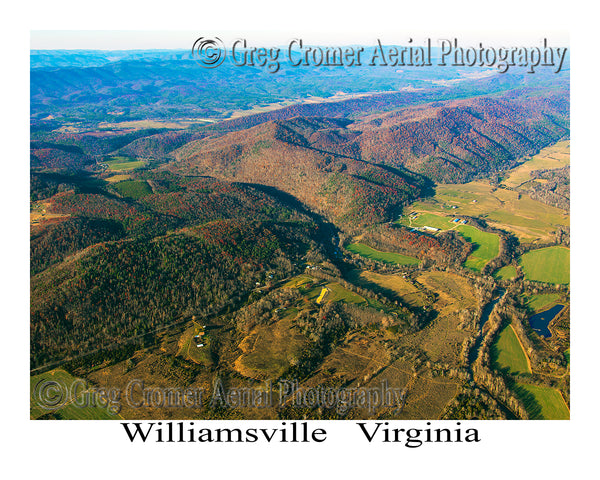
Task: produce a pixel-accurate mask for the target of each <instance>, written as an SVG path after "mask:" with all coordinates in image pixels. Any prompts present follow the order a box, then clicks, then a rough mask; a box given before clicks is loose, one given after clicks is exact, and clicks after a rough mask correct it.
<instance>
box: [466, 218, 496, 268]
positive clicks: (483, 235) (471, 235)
mask: <svg viewBox="0 0 600 480" xmlns="http://www.w3.org/2000/svg"><path fill="white" fill-rule="evenodd" d="M456 230H457V231H459V232H460V234H461V235H462V236H463V237H465V239H466V240H468V241H469V242H471V243H473V244H474V245H475V248H474V249H473V251H472V252H471V254H470V255H469V256H468V257H467V260H466V261H465V267H467V268H471V269H473V270H478V271H481V270H482V269H483V267H485V265H486V264H487V263H488V262H489V261H490V260H491V259H492V258H495V257H497V256H498V253H499V252H500V237H499V236H498V235H496V234H494V233H488V232H482V231H481V230H479V229H478V228H475V227H472V226H471V225H460V226H458V227H456Z"/></svg>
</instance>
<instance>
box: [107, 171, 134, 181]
mask: <svg viewBox="0 0 600 480" xmlns="http://www.w3.org/2000/svg"><path fill="white" fill-rule="evenodd" d="M130 178H131V175H128V174H126V173H117V174H116V175H111V176H110V177H107V178H106V179H105V180H106V181H107V182H108V183H117V182H122V181H123V180H129V179H130Z"/></svg>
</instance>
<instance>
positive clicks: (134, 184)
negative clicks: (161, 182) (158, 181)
mask: <svg viewBox="0 0 600 480" xmlns="http://www.w3.org/2000/svg"><path fill="white" fill-rule="evenodd" d="M114 187H115V189H116V190H117V191H118V192H119V193H120V194H121V195H123V196H124V197H129V198H133V199H134V200H137V199H139V198H142V197H145V196H146V195H151V194H152V189H151V188H150V185H148V182H146V181H145V180H125V181H124V182H119V183H115V185H114Z"/></svg>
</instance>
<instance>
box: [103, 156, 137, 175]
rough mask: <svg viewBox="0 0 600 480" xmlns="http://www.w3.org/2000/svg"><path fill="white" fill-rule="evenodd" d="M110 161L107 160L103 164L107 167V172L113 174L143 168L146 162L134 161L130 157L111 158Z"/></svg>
mask: <svg viewBox="0 0 600 480" xmlns="http://www.w3.org/2000/svg"><path fill="white" fill-rule="evenodd" d="M111 159H112V160H107V161H105V162H104V163H105V164H106V165H108V168H109V170H111V171H114V172H122V171H126V170H135V169H136V168H140V167H143V166H144V165H146V162H145V161H143V160H136V159H135V158H130V157H111Z"/></svg>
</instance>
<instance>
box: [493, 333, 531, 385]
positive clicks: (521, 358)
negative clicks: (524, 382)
mask: <svg viewBox="0 0 600 480" xmlns="http://www.w3.org/2000/svg"><path fill="white" fill-rule="evenodd" d="M490 353H491V357H492V362H493V363H494V364H495V365H496V366H497V368H499V369H500V370H504V369H508V371H509V373H531V368H530V367H529V362H528V361H527V355H526V354H525V352H524V351H523V347H521V343H520V342H519V339H518V338H517V335H516V333H515V331H514V330H513V328H512V327H511V326H510V325H507V326H506V327H505V328H504V329H503V330H502V331H501V332H500V335H498V338H497V340H496V341H495V342H494V344H493V345H492V348H491V351H490Z"/></svg>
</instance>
